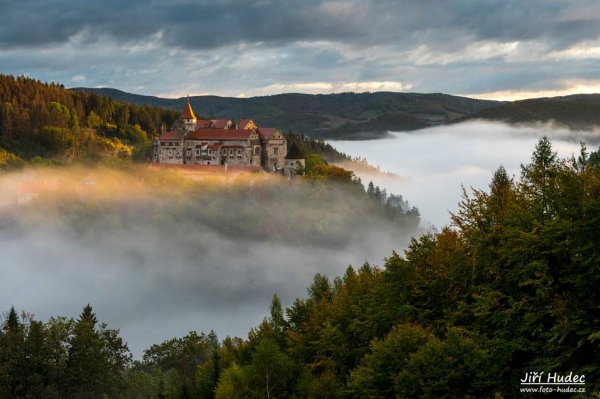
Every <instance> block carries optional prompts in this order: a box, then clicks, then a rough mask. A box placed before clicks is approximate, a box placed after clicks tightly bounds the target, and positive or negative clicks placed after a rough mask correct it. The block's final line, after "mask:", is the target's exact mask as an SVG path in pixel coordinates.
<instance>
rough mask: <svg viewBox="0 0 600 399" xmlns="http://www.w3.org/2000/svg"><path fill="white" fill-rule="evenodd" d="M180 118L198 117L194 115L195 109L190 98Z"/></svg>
mask: <svg viewBox="0 0 600 399" xmlns="http://www.w3.org/2000/svg"><path fill="white" fill-rule="evenodd" d="M179 119H196V115H194V111H192V106H191V105H190V99H189V98H188V100H187V103H185V106H184V107H183V113H182V114H181V115H180V116H179Z"/></svg>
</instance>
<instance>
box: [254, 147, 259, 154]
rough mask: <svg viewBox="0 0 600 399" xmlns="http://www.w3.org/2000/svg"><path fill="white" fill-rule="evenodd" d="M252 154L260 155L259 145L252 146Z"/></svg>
mask: <svg viewBox="0 0 600 399" xmlns="http://www.w3.org/2000/svg"><path fill="white" fill-rule="evenodd" d="M254 155H260V147H254Z"/></svg>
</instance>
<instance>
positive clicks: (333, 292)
mask: <svg viewBox="0 0 600 399" xmlns="http://www.w3.org/2000/svg"><path fill="white" fill-rule="evenodd" d="M599 172H600V163H598V156H597V154H594V156H590V154H589V153H588V152H587V150H586V149H585V147H584V146H582V149H581V153H580V154H579V155H578V156H573V157H571V158H567V159H560V158H558V156H557V155H556V153H555V152H554V151H553V149H552V144H551V142H550V141H549V140H548V139H546V138H543V139H541V140H540V141H539V142H538V144H537V146H536V148H535V150H534V152H533V154H532V157H531V161H530V162H529V163H528V164H526V165H523V166H522V171H521V175H520V176H519V177H518V178H513V177H510V176H508V175H507V173H506V171H505V170H504V169H503V168H502V167H499V168H498V169H497V170H496V171H495V172H494V174H493V177H492V180H491V182H490V184H489V190H474V191H471V192H467V191H466V190H465V193H464V198H463V200H462V202H461V203H460V211H459V212H457V214H455V215H453V217H452V220H453V222H452V224H451V225H450V226H448V227H445V228H443V229H442V230H440V231H429V232H425V233H424V234H421V235H420V236H415V238H413V239H412V240H411V242H410V244H409V246H408V249H406V250H405V251H404V253H402V254H400V253H397V252H392V253H390V254H389V256H388V257H387V259H386V260H385V263H384V265H383V267H377V266H374V265H372V264H370V263H364V264H363V265H360V266H359V265H356V266H355V267H353V266H350V267H348V268H347V270H346V272H345V273H344V274H343V275H340V276H337V277H334V278H329V277H327V276H325V275H323V274H320V273H318V274H316V275H315V276H314V279H313V281H312V283H311V284H310V285H309V286H308V287H307V291H306V296H305V297H301V298H297V299H296V300H295V301H294V302H293V304H291V305H290V306H287V307H283V306H282V303H281V300H280V299H279V297H278V295H273V298H272V301H271V305H270V307H269V309H268V310H267V309H265V313H266V314H268V316H267V317H266V318H265V319H264V320H262V322H260V321H258V320H257V324H256V326H255V327H254V328H252V329H251V330H250V332H249V333H248V336H247V338H237V337H225V338H224V339H219V338H218V337H217V335H216V334H215V333H214V332H212V331H210V332H208V333H197V332H194V331H192V332H190V333H189V334H187V335H185V336H183V337H175V338H172V339H170V340H167V341H164V342H162V343H157V344H154V345H152V346H151V347H149V348H148V349H146V350H145V351H144V354H143V356H142V358H141V359H136V360H133V359H132V358H131V355H130V354H129V352H128V349H127V345H126V343H124V342H123V340H122V339H121V337H120V335H119V331H118V330H113V329H111V328H109V327H108V326H107V325H105V324H102V323H99V322H98V318H97V316H96V314H95V313H94V311H93V309H92V307H91V306H90V305H89V304H88V305H85V306H84V307H83V310H82V312H81V314H80V316H79V317H78V318H76V319H69V318H64V317H53V318H51V319H50V320H49V321H47V322H41V321H37V320H35V319H34V318H33V317H32V316H31V314H30V313H27V312H23V313H22V314H21V315H20V316H19V314H18V313H17V312H16V311H15V308H14V307H13V308H9V309H7V312H6V313H5V318H4V321H3V329H2V333H1V334H0V361H1V362H0V364H2V365H3V366H2V367H1V368H0V389H3V391H2V392H0V396H1V397H15V398H17V397H18V398H26V397H42V398H43V397H48V398H50V397H62V398H102V397H111V398H148V397H150V398H217V399H221V398H229V399H230V398H415V397H419V398H457V397H465V398H466V397H472V398H480V397H494V398H512V397H533V396H534V394H526V393H523V392H520V390H519V389H520V387H519V382H520V379H521V378H523V375H525V374H526V373H529V372H532V371H544V372H546V373H550V372H563V373H568V372H573V373H575V374H578V375H585V390H586V391H585V392H586V393H585V394H580V395H579V396H574V397H581V398H586V397H594V396H591V395H594V394H597V393H598V392H599V390H600V386H599V385H598V384H599V383H598V381H600V379H599V377H600V350H599V348H598V345H599V344H600V314H599V311H598V309H599V308H600V292H599V291H598V289H597V287H598V285H599V283H600V281H599V279H600V270H598V268H599V267H600V250H599V249H598V245H597V243H598V242H600V227H599V226H600V173H599ZM157 179H158V178H157ZM147 184H152V183H147ZM310 184H311V185H313V186H314V187H315V188H318V187H319V184H320V183H315V182H314V181H313V182H312V183H310ZM343 184H346V185H347V187H356V185H357V184H358V183H357V182H356V181H354V182H352V179H351V180H350V181H347V182H346V183H343ZM354 189H355V188H351V190H354ZM377 189H378V188H376V187H372V188H371V187H369V188H368V190H367V191H368V192H369V194H367V192H365V191H362V192H363V194H364V197H362V198H363V200H364V201H367V202H365V203H366V204H368V203H370V202H369V201H373V198H372V197H373V196H374V194H375V192H376V191H379V194H378V195H379V196H381V190H377ZM363 190H364V188H363ZM308 191H309V192H312V193H313V194H315V193H316V192H319V189H317V191H312V189H310V190H308ZM325 191H328V190H325ZM322 195H327V194H322ZM291 197H293V196H291ZM291 197H290V198H291ZM340 198H341V197H340ZM48 201H51V200H50V199H49V200H48ZM379 201H381V200H379ZM321 202H322V201H321ZM379 203H380V204H381V202H379ZM36 206H38V207H40V209H44V210H45V211H44V212H40V214H41V215H43V217H47V214H48V213H47V212H46V210H47V209H48V207H49V204H48V203H44V201H40V203H39V204H37V205H36ZM182 206H184V207H185V206H189V204H188V205H185V204H183V205H182ZM73 209H81V208H77V207H72V206H71V207H69V206H65V207H63V208H61V212H72V210H73ZM333 209H334V208H331V210H333ZM69 210H70V211H69ZM175 212H177V211H175ZM342 212H343V211H342ZM82 214H83V215H86V217H90V212H87V211H86V212H82ZM92 217H93V212H92ZM333 219H335V217H333ZM69 220H71V221H72V223H75V225H77V222H76V220H77V217H76V218H71V219H69ZM110 220H113V221H115V220H117V218H110ZM163 220H166V218H165V219H163ZM126 224H127V223H125V224H124V225H126ZM85 225H86V226H87V225H90V224H88V223H86V224H85ZM91 225H92V226H94V224H93V223H92V224H91ZM326 225H327V226H329V225H330V224H329V223H327V224H326ZM103 228H105V227H103ZM327 228H330V227H327ZM82 234H83V235H85V234H92V232H90V231H87V232H86V231H83V233H82ZM303 237H304V238H302V239H304V240H311V237H312V233H310V234H307V235H305V236H303ZM284 239H289V236H288V238H284ZM316 241H317V240H315V242H316ZM326 245H331V243H328V244H326ZM15 306H18V304H16V305H15ZM29 311H34V310H29ZM528 395H529V396H528ZM586 395H587V396H586Z"/></svg>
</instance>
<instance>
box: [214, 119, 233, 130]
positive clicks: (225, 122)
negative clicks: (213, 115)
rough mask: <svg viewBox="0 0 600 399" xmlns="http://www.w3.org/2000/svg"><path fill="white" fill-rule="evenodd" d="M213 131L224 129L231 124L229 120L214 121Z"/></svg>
mask: <svg viewBox="0 0 600 399" xmlns="http://www.w3.org/2000/svg"><path fill="white" fill-rule="evenodd" d="M211 122H212V123H213V129H224V128H225V126H227V125H228V124H229V122H231V121H230V120H229V119H213V120H212V121H211Z"/></svg>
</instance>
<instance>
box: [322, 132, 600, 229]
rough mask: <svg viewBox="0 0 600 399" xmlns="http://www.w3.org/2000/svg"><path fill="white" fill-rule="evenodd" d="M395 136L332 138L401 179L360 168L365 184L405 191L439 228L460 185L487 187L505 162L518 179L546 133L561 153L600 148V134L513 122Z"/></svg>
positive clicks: (423, 217) (458, 197) (454, 208)
mask: <svg viewBox="0 0 600 399" xmlns="http://www.w3.org/2000/svg"><path fill="white" fill-rule="evenodd" d="M392 136H393V137H391V138H387V139H381V140H370V141H331V144H332V145H333V146H334V147H336V148H337V149H338V150H340V151H342V152H345V153H346V154H349V155H351V156H353V157H361V158H366V159H367V161H368V162H369V163H370V164H372V165H379V167H380V168H381V170H382V171H385V172H393V173H395V174H397V175H398V176H399V177H386V176H382V175H381V174H371V173H363V172H357V174H358V175H359V176H360V177H361V178H362V180H363V182H364V183H365V184H366V183H368V182H369V180H372V181H373V182H374V183H375V184H376V185H379V186H381V187H382V188H386V189H387V192H388V193H390V192H392V193H395V194H401V195H402V196H403V197H404V199H406V200H408V201H409V202H410V204H411V205H414V206H416V207H417V208H418V209H419V211H420V213H421V220H422V224H423V225H425V226H427V224H428V223H429V224H433V225H434V226H436V227H438V228H440V227H443V226H445V225H448V224H449V223H450V212H453V213H455V212H457V211H458V203H459V202H460V200H461V196H462V188H461V185H464V187H465V188H466V189H467V192H469V191H470V188H471V187H473V188H477V189H487V188H488V185H489V183H490V181H491V178H492V172H493V171H494V170H496V169H497V168H498V167H499V166H500V165H503V166H504V167H505V168H506V170H507V172H508V173H509V175H511V176H512V175H514V176H516V177H518V176H519V175H520V172H521V164H527V163H529V162H530V160H531V155H532V153H533V151H534V149H535V145H536V143H537V142H538V140H539V139H540V138H541V137H542V136H548V137H549V138H550V139H551V140H552V144H553V148H554V150H555V151H556V152H557V153H558V155H559V156H560V157H569V156H571V154H575V155H576V156H577V155H578V154H579V152H580V148H581V146H580V141H583V142H585V143H586V145H587V148H588V151H595V150H597V149H598V145H599V143H600V132H573V131H569V130H566V129H562V128H559V127H556V126H553V125H552V124H538V125H528V126H510V125H507V124H503V123H495V122H485V121H473V122H466V123H460V124H455V125H448V126H439V127H433V128H428V129H423V130H418V131H414V132H400V133H399V132H393V133H392Z"/></svg>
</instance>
